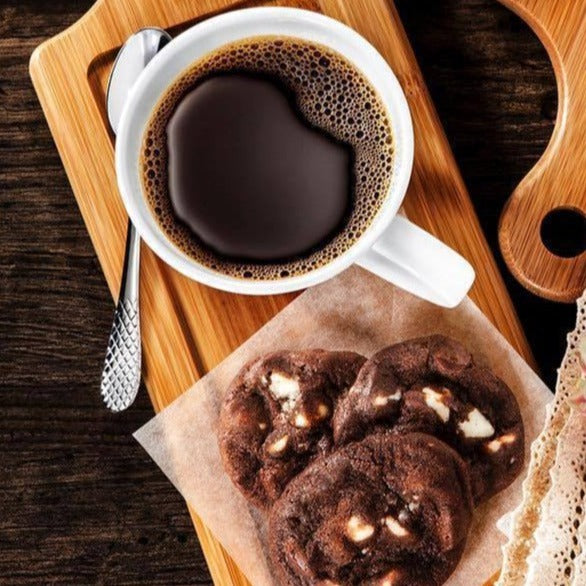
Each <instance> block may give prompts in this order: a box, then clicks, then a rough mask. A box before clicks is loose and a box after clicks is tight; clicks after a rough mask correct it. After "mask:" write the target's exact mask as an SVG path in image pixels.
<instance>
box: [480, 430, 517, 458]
mask: <svg viewBox="0 0 586 586" xmlns="http://www.w3.org/2000/svg"><path fill="white" fill-rule="evenodd" d="M516 439H517V436H516V435H515V434H514V433H507V434H505V435H501V437H497V438H496V439H493V440H492V441H491V442H489V443H488V444H487V445H486V447H487V448H488V449H489V450H490V451H491V452H492V453H493V454H494V453H496V452H498V451H499V450H500V449H501V448H502V447H503V446H504V445H508V444H514V443H515V441H516Z"/></svg>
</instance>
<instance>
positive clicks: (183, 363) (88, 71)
mask: <svg viewBox="0 0 586 586" xmlns="http://www.w3.org/2000/svg"><path fill="white" fill-rule="evenodd" d="M258 5H286V6H295V7H300V8H306V9H310V10H317V11H320V12H322V13H324V14H326V15H329V16H332V17H333V18H337V19H339V20H341V21H343V22H345V23H346V24H348V25H350V26H351V27H353V28H355V29H356V30H357V31H358V32H360V33H361V34H363V35H364V36H365V37H366V38H367V39H369V40H370V41H371V42H372V43H373V44H374V45H375V46H376V47H377V49H378V50H379V51H380V52H381V54H382V55H383V56H384V57H385V58H386V59H387V60H388V62H389V63H390V65H391V67H392V68H393V70H394V71H395V73H396V74H397V77H398V78H399V81H400V82H401V84H402V86H403V88H404V90H405V92H406V94H407V98H408V100H409V103H410V107H411V110H412V115H413V122H414V129H415V137H416V149H415V165H414V171H413V178H412V181H411V186H410V188H409V192H408V195H407V198H406V202H405V205H406V209H407V212H408V214H409V216H410V217H411V218H412V219H413V220H414V221H415V222H417V223H418V224H420V225H421V226H422V227H424V228H425V229H427V230H429V231H431V232H433V233H434V234H436V235H437V236H439V237H440V238H442V239H443V240H444V241H445V242H447V243H448V244H449V245H451V246H452V247H454V248H455V249H456V250H458V251H459V252H460V253H462V254H463V255H464V256H465V257H466V258H468V259H469V260H470V261H471V262H472V264H473V265H474V267H475V269H476V271H477V280H476V283H475V285H474V288H473V290H472V292H471V297H472V299H473V300H474V301H475V302H476V303H477V304H478V305H479V307H480V308H481V309H482V311H483V312H484V313H485V314H486V315H487V316H488V318H489V319H490V320H491V321H492V322H493V323H494V324H495V325H496V326H497V327H498V328H499V330H500V331H501V332H502V333H503V334H504V336H505V337H506V338H507V339H508V340H509V341H510V342H511V343H512V345H513V346H514V347H515V348H516V349H517V350H518V351H519V352H520V353H521V354H522V355H523V356H524V357H525V358H526V359H527V360H528V361H529V362H532V358H531V354H530V350H529V347H528V344H527V341H526V339H525V336H524V334H523V331H522V329H521V326H520V323H519V320H518V318H517V316H516V314H515V311H514V309H513V306H512V303H511V300H510V298H509V296H508V294H507V291H506V288H505V286H504V283H503V280H502V277H501V275H500V274H499V272H498V270H497V267H496V264H495V260H494V258H493V256H492V254H491V252H490V249H489V247H488V245H487V243H486V240H485V238H484V236H483V234H482V231H481V229H480V225H479V223H478V220H477V218H476V215H475V212H474V209H473V206H472V203H471V201H470V199H469V197H468V194H467V192H466V188H465V186H464V183H463V181H462V178H461V175H460V173H459V171H458V168H457V166H456V163H455V160H454V158H453V155H452V153H451V151H450V148H449V145H448V141H447V139H446V137H445V135H444V132H443V130H442V127H441V124H440V122H439V119H438V117H437V114H436V112H435V109H434V107H433V104H432V102H431V99H430V96H429V93H428V92H427V89H426V87H425V84H424V82H423V79H422V76H421V73H420V71H419V68H418V66H417V62H416V60H415V57H414V55H413V52H412V50H411V48H410V45H409V42H408V40H407V37H406V35H405V32H404V30H403V27H402V25H401V23H400V20H399V17H398V14H397V12H396V10H395V8H394V6H393V5H392V4H391V3H387V2H385V0H283V1H275V0H272V1H271V0H267V1H263V2H238V1H236V0H198V1H197V2H195V1H188V0H174V1H171V2H160V1H159V0H98V2H97V3H96V4H95V5H94V7H93V8H92V9H91V11H90V12H88V13H87V14H86V15H85V16H84V18H82V19H81V20H80V21H79V22H77V23H76V24H75V25H73V26H72V27H71V28H69V29H67V30H66V31H65V32H63V33H62V34H60V35H58V36H57V37H54V38H53V39H51V40H49V41H47V42H45V43H44V44H43V45H41V46H40V47H38V48H37V50H36V51H35V53H34V54H33V56H32V59H31V64H30V71H31V76H32V79H33V82H34V85H35V88H36V91H37V93H38V95H39V99H40V102H41V104H42V107H43V109H44V112H45V115H46V117H47V121H48V123H49V126H50V128H51V132H52V134H53V136H54V139H55V143H56V145H57V148H58V150H59V153H60V155H61V158H62V160H63V164H64V166H65V169H66V171H67V174H68V177H69V180H70V182H71V185H72V188H73V192H74V194H75V197H76V199H77V202H78V204H79V207H80V210H81V213H82V215H83V218H84V220H85V223H86V225H87V228H88V232H89V234H90V237H91V239H92V242H93V245H94V247H95V250H96V253H97V255H98V258H99V260H100V263H101V265H102V268H103V270H104V274H105V276H106V279H107V282H108V285H109V287H110V290H111V291H112V293H113V295H116V294H117V291H118V288H119V284H120V276H121V268H122V259H123V252H124V239H125V230H126V221H127V220H126V214H125V211H124V207H123V205H122V202H121V199H120V197H119V194H118V191H117V187H116V177H115V171H114V148H113V147H114V137H113V135H112V133H111V132H110V130H109V128H108V123H107V117H106V110H105V87H106V81H107V77H108V74H109V71H110V68H111V66H112V63H113V60H114V57H115V55H116V52H117V50H118V49H119V47H120V46H121V45H122V44H123V42H124V41H125V40H126V39H127V38H128V36H130V35H131V34H132V33H133V32H135V31H136V30H138V29H139V28H141V27H144V26H152V25H155V26H160V27H164V28H166V29H168V30H169V31H170V32H171V33H172V34H173V35H175V34H178V33H179V32H180V31H182V30H184V29H185V28H187V27H189V26H191V25H193V24H195V23H196V22H198V21H199V20H202V19H205V18H207V17H210V16H212V15H215V14H218V13H221V12H223V11H226V10H230V9H235V8H244V7H250V6H258ZM292 298H293V296H292V295H283V296H274V297H256V298H253V297H245V296H238V295H231V294H227V293H223V292H219V291H216V290H212V289H210V288H207V287H204V286H202V285H199V284H197V283H194V282H192V281H189V280H188V279H186V278H185V277H183V276H181V275H179V274H178V273H176V272H174V271H172V270H171V269H169V268H168V267H167V266H166V265H165V264H164V263H163V262H162V261H160V260H159V259H158V258H157V257H156V256H155V255H154V254H153V253H152V252H151V251H150V250H147V249H146V247H143V257H142V265H141V312H142V335H143V356H144V369H143V375H144V380H145V383H146V386H147V388H148V392H149V395H150V397H151V400H152V402H153V405H154V408H155V410H156V411H159V410H161V409H163V408H164V407H165V406H166V405H168V404H169V403H170V402H172V401H173V399H175V398H176V397H177V396H179V395H180V394H181V393H182V392H183V391H184V390H185V389H187V388H189V387H190V386H191V385H192V384H193V382H194V381H195V380H197V379H198V378H199V377H201V376H202V375H203V374H204V373H205V372H207V371H208V370H210V369H211V368H213V367H214V366H215V365H216V364H218V362H220V361H221V360H222V359H223V358H224V357H225V356H227V355H228V354H229V353H230V352H231V351H233V350H234V349H235V348H236V347H237V346H238V345H240V344H241V343H242V342H244V341H245V340H246V339H247V338H248V337H249V336H250V335H251V334H253V333H254V332H255V331H256V330H257V329H258V328H259V327H260V326H262V325H263V324H264V323H266V322H267V321H268V320H269V319H270V318H271V317H273V316H274V315H275V314H276V313H277V312H278V311H279V310H280V309H282V308H283V307H285V305H286V304H287V303H289V301H290V300H291V299H292ZM104 335H105V336H106V335H107V332H105V334H104ZM105 339H106V338H104V340H105ZM192 516H193V519H194V523H195V527H196V530H197V532H198V536H199V539H200V541H201V544H202V548H203V551H204V553H205V555H206V559H207V561H208V565H209V568H210V572H211V574H212V577H213V579H214V581H215V583H216V584H221V585H223V586H224V585H225V586H232V585H241V584H246V580H245V578H244V577H243V576H242V574H241V573H240V572H239V570H238V568H237V567H236V566H235V564H234V563H233V562H232V560H231V559H230V558H229V556H228V555H227V554H226V553H225V552H224V551H223V549H222V547H221V546H220V545H219V544H218V542H217V541H216V540H215V539H214V537H213V535H211V534H210V532H209V531H208V530H207V529H206V527H205V526H203V524H202V523H201V522H200V521H199V520H198V518H197V516H196V515H195V514H194V513H193V512H192Z"/></svg>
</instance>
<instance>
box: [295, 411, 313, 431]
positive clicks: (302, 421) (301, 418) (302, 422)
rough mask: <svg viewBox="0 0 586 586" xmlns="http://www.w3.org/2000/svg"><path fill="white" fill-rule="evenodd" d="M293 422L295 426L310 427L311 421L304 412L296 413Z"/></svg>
mask: <svg viewBox="0 0 586 586" xmlns="http://www.w3.org/2000/svg"><path fill="white" fill-rule="evenodd" d="M293 423H294V425H295V427H301V428H304V427H310V425H311V422H310V421H309V419H307V417H306V416H305V414H303V413H297V414H296V415H295V419H294V420H293Z"/></svg>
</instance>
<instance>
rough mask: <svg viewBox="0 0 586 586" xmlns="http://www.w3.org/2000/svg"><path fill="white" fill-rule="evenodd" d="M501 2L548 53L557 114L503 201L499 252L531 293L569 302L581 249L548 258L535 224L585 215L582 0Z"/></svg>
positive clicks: (585, 283)
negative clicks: (535, 158)
mask: <svg viewBox="0 0 586 586" xmlns="http://www.w3.org/2000/svg"><path fill="white" fill-rule="evenodd" d="M503 3H504V4H505V5H507V6H510V7H511V8H513V9H514V10H515V11H516V12H517V13H518V14H520V15H521V16H522V17H523V18H524V19H525V21H526V22H527V23H528V24H529V25H530V26H531V27H533V29H534V30H535V32H536V33H537V34H538V35H539V38H540V39H541V40H542V42H543V43H544V45H545V47H546V48H547V51H548V53H549V55H550V58H551V59H552V63H553V66H554V70H555V73H556V78H557V84H558V95H559V109H558V114H557V121H556V125H555V130H554V133H553V136H552V137H551V141H550V143H549V145H548V148H547V150H546V151H545V153H544V155H543V156H542V158H541V159H540V160H539V162H538V163H537V165H536V166H535V167H534V168H533V169H532V170H531V171H530V173H529V174H528V175H527V177H525V178H524V179H523V181H522V182H521V184H520V185H519V186H518V187H517V188H516V189H515V192H514V193H513V195H512V196H511V198H510V200H509V201H508V202H507V205H506V207H505V210H504V212H503V215H502V218H501V224H500V228H499V237H500V244H501V250H502V253H503V256H504V258H505V261H506V262H507V265H508V266H509V267H510V269H511V271H513V273H514V274H515V275H516V277H517V278H518V279H519V280H520V281H521V282H522V283H523V284H524V285H525V286H526V287H528V288H529V289H530V290H531V291H533V292H534V293H536V294H538V295H542V296H544V297H546V298H548V299H553V300H555V301H575V300H576V299H578V297H580V295H581V294H582V291H584V288H585V287H586V250H583V251H582V252H581V254H579V255H577V256H573V257H570V258H563V257H561V256H558V255H555V254H552V252H550V250H548V248H547V247H546V246H545V244H544V243H543V240H542V237H541V225H542V222H543V220H544V218H545V217H546V216H547V214H548V213H550V212H552V211H553V210H558V209H566V210H574V211H575V212H577V213H579V214H582V216H583V217H584V218H586V190H585V189H584V185H585V183H586V150H585V149H584V130H585V129H586V76H585V75H584V54H586V34H585V33H586V2H582V1H576V0H557V1H556V2H548V1H545V2H544V1H543V0H503ZM585 224H586V222H585ZM582 238H583V240H584V239H586V234H583V235H582Z"/></svg>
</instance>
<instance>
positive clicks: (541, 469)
mask: <svg viewBox="0 0 586 586" xmlns="http://www.w3.org/2000/svg"><path fill="white" fill-rule="evenodd" d="M585 364H586V293H585V294H584V295H583V296H582V297H581V299H579V300H578V319H577V323H576V328H575V330H574V331H573V332H571V333H570V334H569V335H568V347H567V350H566V354H565V356H564V360H563V362H562V366H561V368H560V369H559V371H558V380H557V385H556V395H555V398H554V400H553V401H552V403H551V404H550V405H549V406H548V409H547V413H546V421H545V425H544V428H543V430H542V432H541V434H540V435H539V436H538V437H537V439H536V440H535V441H534V442H533V445H532V447H531V462H530V465H529V471H528V474H527V477H526V479H525V481H524V483H523V500H522V502H521V504H520V505H519V507H518V508H517V509H516V510H515V511H514V512H513V514H512V517H511V519H510V535H509V541H508V543H507V544H506V545H505V546H504V548H503V555H504V560H503V568H502V571H501V575H500V578H499V579H498V581H497V583H496V586H585V585H586V409H585V408H584V406H585V405H586V393H585V389H586V370H585V368H584V365H585Z"/></svg>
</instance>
